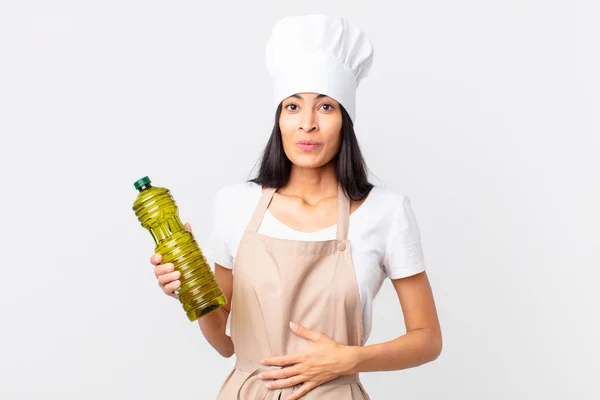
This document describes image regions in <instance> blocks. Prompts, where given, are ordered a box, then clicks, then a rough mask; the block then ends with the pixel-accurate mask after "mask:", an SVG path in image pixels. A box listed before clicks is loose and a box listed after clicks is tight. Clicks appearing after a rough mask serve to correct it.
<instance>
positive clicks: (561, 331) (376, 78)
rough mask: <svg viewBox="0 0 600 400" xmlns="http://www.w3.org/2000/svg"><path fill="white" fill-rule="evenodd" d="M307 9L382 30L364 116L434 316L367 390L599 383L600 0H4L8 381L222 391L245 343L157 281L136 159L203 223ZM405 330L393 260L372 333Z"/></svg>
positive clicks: (256, 150)
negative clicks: (420, 344)
mask: <svg viewBox="0 0 600 400" xmlns="http://www.w3.org/2000/svg"><path fill="white" fill-rule="evenodd" d="M316 12H322V13H329V14H334V15H341V16H344V17H346V18H347V19H348V20H349V21H350V23H351V24H353V25H356V26H358V27H360V28H361V29H363V30H364V31H365V32H366V33H367V35H368V37H369V38H370V39H371V41H372V42H373V44H374V46H375V59H374V64H373V68H372V70H371V74H370V75H369V76H368V77H367V78H366V79H365V80H364V81H363V82H362V83H361V86H360V87H359V90H358V106H357V109H358V114H357V124H356V130H357V135H358V137H359V142H360V144H361V147H362V149H363V151H364V154H365V157H366V159H367V162H368V166H369V168H370V170H371V171H372V172H373V174H374V175H375V176H376V178H374V179H373V181H374V182H375V183H379V184H384V185H386V186H388V187H390V188H391V189H393V190H396V191H397V192H401V193H406V194H407V195H408V196H409V197H410V198H411V202H412V205H413V209H414V211H415V213H416V215H417V220H418V222H419V226H420V229H421V235H422V240H423V247H424V251H425V257H426V262H427V264H428V272H429V276H430V279H431V282H432V287H433V290H434V295H435V300H436V304H437V307H438V312H439V316H440V321H441V325H442V329H443V334H444V349H443V352H442V354H441V356H440V357H439V358H438V359H437V360H436V361H435V362H433V363H430V364H426V365H423V366H421V367H419V368H413V369H409V370H404V371H396V372H385V373H384V372H379V373H368V374H363V375H362V380H363V382H364V385H365V387H366V389H367V391H368V392H369V393H370V394H371V397H372V398H373V399H377V400H378V399H392V398H393V399H431V400H433V399H441V398H443V399H457V400H467V399H473V400H475V399H490V400H495V399H548V398H562V399H593V398H596V399H597V398H600V390H599V388H598V386H597V385H595V384H594V383H593V382H594V381H596V378H597V377H598V373H599V372H600V370H599V367H598V364H597V363H598V356H599V353H600V345H599V344H598V338H599V337H600V329H599V322H598V321H599V320H598V307H599V306H600V301H599V300H600V299H599V295H598V291H597V287H598V273H597V270H598V268H599V267H600V256H599V254H598V245H599V244H600V234H599V228H598V227H599V225H600V218H599V215H600V212H599V211H598V210H599V208H600V189H599V179H598V178H599V177H598V171H600V161H599V160H598V154H599V151H600V139H599V137H600V135H599V134H600V124H599V111H600V101H599V98H598V92H599V90H600V79H599V77H598V71H600V57H599V50H598V49H599V48H600V46H599V44H598V38H599V37H600V29H599V28H598V25H597V20H598V15H599V14H600V13H599V7H598V3H597V2H594V1H566V0H564V1H549V0H546V1H542V0H539V1H533V0H511V1H475V0H472V1H467V0H457V1H442V0H439V1H419V2H416V1H411V2H408V1H406V2H392V1H378V2H376V1H369V2H366V1H365V2H348V1H327V2H323V1H301V2H285V1H262V2H257V1H238V2H224V1H223V2H219V1H211V2H204V1H203V2H201V1H162V2H157V1H132V0H128V1H125V0H119V1H96V2H92V1H71V2H67V1H52V2H49V1H39V2H30V1H16V0H15V1H7V0H2V1H0V134H1V142H0V149H1V150H2V152H1V154H2V155H1V156H0V175H1V189H0V190H1V196H0V207H1V208H0V209H1V211H2V222H1V227H2V229H0V235H1V236H0V239H1V240H0V246H1V250H2V275H3V276H2V285H1V288H2V289H1V290H0V301H1V303H0V304H1V308H0V312H1V316H0V317H1V318H0V324H1V328H0V337H1V340H0V398H2V399H24V398H28V399H29V398H37V399H164V398H185V399H214V398H215V395H216V392H217V390H218V389H219V387H220V385H221V383H222V381H223V379H224V378H225V376H226V375H227V373H228V371H229V369H230V368H231V366H232V364H233V362H234V358H231V359H223V358H221V357H220V356H219V355H218V354H217V353H216V352H215V351H214V350H213V349H212V347H210V346H209V345H208V344H207V343H206V341H205V339H204V337H203V336H202V334H201V332H200V330H199V328H198V325H197V324H196V323H190V322H188V321H187V319H186V317H185V314H184V312H183V310H181V308H180V305H179V304H178V302H177V301H176V300H174V299H172V298H169V297H167V296H165V295H164V294H162V292H161V291H160V289H159V287H158V286H157V284H156V279H155V277H154V275H153V273H152V266H151V264H150V256H151V255H152V253H153V251H154V243H153V241H152V239H151V237H150V234H149V233H148V232H147V231H145V230H144V229H143V228H142V227H141V226H140V224H139V223H138V221H137V219H136V217H135V215H134V213H133V211H132V209H131V206H132V204H133V201H134V200H135V197H136V195H137V191H136V190H135V189H134V187H133V182H134V181H135V180H137V179H139V178H140V177H142V176H145V175H148V176H149V177H150V178H151V179H152V181H153V183H154V184H155V185H156V186H165V187H168V188H170V189H171V191H172V193H173V195H174V196H175V199H176V200H177V202H178V204H179V206H180V215H181V218H182V219H183V220H184V222H185V221H190V222H191V223H192V225H193V228H194V232H195V235H196V238H197V239H198V241H199V243H202V242H203V241H204V240H205V238H206V235H207V234H208V231H209V229H210V205H211V202H212V199H213V196H214V194H215V192H216V190H217V189H218V188H220V187H222V186H225V185H228V184H231V183H235V182H240V181H243V180H245V179H247V178H249V177H251V176H252V175H251V173H252V169H253V167H254V164H255V162H256V161H257V160H258V157H259V155H260V152H261V150H262V149H263V146H264V145H265V143H266V140H267V138H268V136H269V133H270V130H271V127H272V123H273V116H274V111H275V110H273V109H272V106H271V99H270V80H269V77H268V74H267V72H266V69H265V66H264V53H263V51H264V44H265V42H266V40H267V38H268V34H269V31H270V29H271V26H272V24H273V23H274V22H275V21H276V20H277V19H278V18H280V17H283V16H286V15H292V14H304V13H316ZM594 24H596V25H595V26H594ZM402 333H404V325H403V319H402V314H401V310H400V306H399V304H398V300H397V298H396V296H395V293H394V292H393V289H392V287H391V285H390V283H389V282H386V284H385V285H384V287H383V289H382V291H381V292H380V294H379V296H378V298H377V301H376V308H375V320H374V327H373V333H372V336H371V338H370V340H369V342H368V344H372V343H377V342H381V341H385V340H389V339H392V338H393V337H395V336H397V335H400V334H402Z"/></svg>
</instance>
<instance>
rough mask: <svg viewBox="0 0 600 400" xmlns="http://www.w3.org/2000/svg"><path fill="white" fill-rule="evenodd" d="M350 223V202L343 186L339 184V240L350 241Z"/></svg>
mask: <svg viewBox="0 0 600 400" xmlns="http://www.w3.org/2000/svg"><path fill="white" fill-rule="evenodd" d="M349 221H350V200H349V199H348V197H346V194H345V193H344V189H343V188H342V185H340V184H338V213H337V234H336V239H337V240H347V239H348V225H349Z"/></svg>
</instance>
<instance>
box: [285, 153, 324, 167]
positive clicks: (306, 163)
mask: <svg viewBox="0 0 600 400" xmlns="http://www.w3.org/2000/svg"><path fill="white" fill-rule="evenodd" d="M290 160H291V161H292V164H294V165H295V166H297V167H300V168H319V167H322V166H323V165H325V164H326V163H325V162H323V160H321V158H320V157H314V156H308V155H304V156H297V157H293V158H290Z"/></svg>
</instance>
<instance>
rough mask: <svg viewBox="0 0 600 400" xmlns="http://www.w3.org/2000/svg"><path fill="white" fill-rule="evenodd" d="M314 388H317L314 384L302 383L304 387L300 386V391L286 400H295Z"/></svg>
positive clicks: (309, 382) (310, 382)
mask: <svg viewBox="0 0 600 400" xmlns="http://www.w3.org/2000/svg"><path fill="white" fill-rule="evenodd" d="M316 387H317V384H316V383H314V382H312V381H308V382H306V383H304V385H302V386H300V389H299V390H297V391H295V392H294V393H292V395H291V396H289V397H288V398H287V399H286V400H297V399H299V398H300V397H302V396H304V395H305V394H306V393H308V392H310V391H311V390H313V389H314V388H316Z"/></svg>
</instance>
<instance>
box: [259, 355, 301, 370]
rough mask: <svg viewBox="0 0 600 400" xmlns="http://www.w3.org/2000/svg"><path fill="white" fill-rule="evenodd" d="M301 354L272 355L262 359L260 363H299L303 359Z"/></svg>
mask: <svg viewBox="0 0 600 400" xmlns="http://www.w3.org/2000/svg"><path fill="white" fill-rule="evenodd" d="M301 357H302V356H301V355H300V354H292V355H288V356H281V357H270V358H266V359H264V360H262V361H261V362H260V363H261V364H263V365H274V366H279V367H285V366H287V365H294V364H298V363H299V362H300V361H301Z"/></svg>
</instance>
